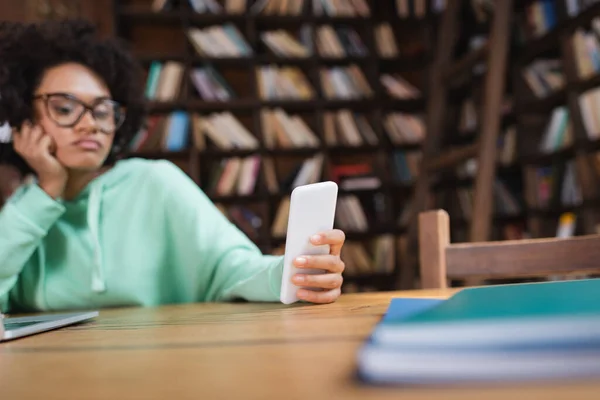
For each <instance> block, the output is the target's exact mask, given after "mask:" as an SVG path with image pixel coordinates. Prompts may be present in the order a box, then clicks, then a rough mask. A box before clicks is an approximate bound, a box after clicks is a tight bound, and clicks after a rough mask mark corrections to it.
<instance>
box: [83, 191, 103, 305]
mask: <svg viewBox="0 0 600 400" xmlns="http://www.w3.org/2000/svg"><path fill="white" fill-rule="evenodd" d="M103 189H104V188H103V186H102V184H98V185H94V187H92V191H91V193H90V199H89V205H88V213H87V223H88V227H89V228H90V234H91V236H92V244H93V246H94V260H93V265H92V268H93V269H92V290H93V291H94V292H97V293H101V292H104V291H106V280H105V277H104V264H103V260H102V248H101V247H100V237H99V224H100V205H101V201H102V190H103Z"/></svg>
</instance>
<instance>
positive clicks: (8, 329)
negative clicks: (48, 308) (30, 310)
mask: <svg viewBox="0 0 600 400" xmlns="http://www.w3.org/2000/svg"><path fill="white" fill-rule="evenodd" d="M97 316H98V311H88V312H75V313H67V314H41V315H32V316H24V317H10V318H7V317H3V316H2V314H0V342H3V341H7V340H12V339H17V338H20V337H24V336H29V335H33V334H36V333H41V332H46V331H49V330H52V329H56V328H62V327H64V326H68V325H73V324H76V323H79V322H83V321H87V320H90V319H92V318H95V317H97Z"/></svg>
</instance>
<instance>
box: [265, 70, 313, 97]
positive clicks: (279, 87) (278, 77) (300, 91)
mask: <svg viewBox="0 0 600 400" xmlns="http://www.w3.org/2000/svg"><path fill="white" fill-rule="evenodd" d="M256 75H257V82H258V92H259V96H260V98H261V99H262V100H310V99H312V98H314V97H315V90H314V88H313V87H312V85H311V84H310V82H309V80H308V79H307V78H306V76H305V75H304V73H303V72H302V70H300V68H298V67H291V66H286V67H279V66H277V65H263V66H260V67H257V68H256Z"/></svg>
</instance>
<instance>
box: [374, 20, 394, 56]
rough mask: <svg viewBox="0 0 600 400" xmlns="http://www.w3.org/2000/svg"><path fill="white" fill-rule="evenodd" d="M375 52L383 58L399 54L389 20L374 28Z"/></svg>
mask: <svg viewBox="0 0 600 400" xmlns="http://www.w3.org/2000/svg"><path fill="white" fill-rule="evenodd" d="M373 32H374V35H375V45H376V46H377V54H378V55H379V56H380V57H383V58H394V57H398V56H399V55H400V52H399V51H398V44H397V43H396V37H395V36H394V31H393V30H392V26H391V25H390V23H389V22H382V23H381V24H379V25H377V26H376V27H375V28H374V30H373Z"/></svg>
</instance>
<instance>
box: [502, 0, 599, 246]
mask: <svg viewBox="0 0 600 400" xmlns="http://www.w3.org/2000/svg"><path fill="white" fill-rule="evenodd" d="M524 3H525V4H523V8H522V9H521V12H520V13H519V14H518V15H517V18H518V20H519V22H520V26H521V28H522V32H521V48H520V51H519V57H518V59H517V60H516V62H515V65H514V82H513V86H514V88H515V91H516V92H515V93H516V98H518V99H519V100H520V101H519V102H518V103H516V104H515V113H516V118H517V127H518V128H517V129H518V137H519V140H518V151H519V158H520V162H521V164H522V167H523V177H524V180H525V196H526V200H527V219H528V227H529V230H530V235H531V236H533V237H549V236H570V235H578V234H591V233H597V232H598V229H597V226H598V222H599V220H598V215H599V214H598V212H599V211H600V208H599V206H600V201H599V200H600V193H599V192H598V182H599V181H598V178H599V177H600V176H599V170H598V164H597V159H598V158H597V157H598V153H597V151H598V149H599V148H600V147H599V143H600V142H599V141H598V134H599V133H600V127H598V126H597V125H596V122H595V117H594V114H596V113H597V112H596V110H597V107H598V105H597V101H598V99H597V98H596V97H597V96H598V94H597V93H598V92H596V91H595V90H596V88H597V87H598V85H599V84H600V75H599V74H598V72H599V71H600V65H598V62H597V61H596V59H595V58H594V57H597V55H598V52H599V51H600V46H599V45H598V38H599V37H600V36H598V35H599V34H600V30H598V27H599V25H598V24H599V23H600V3H599V2H595V1H587V2H582V1H563V0H557V1H546V2H539V1H534V0H530V1H527V2H524ZM528 13H529V14H532V15H537V16H538V18H537V20H536V21H537V22H535V23H533V22H532V20H531V19H528ZM594 108H595V109H596V110H594Z"/></svg>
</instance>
